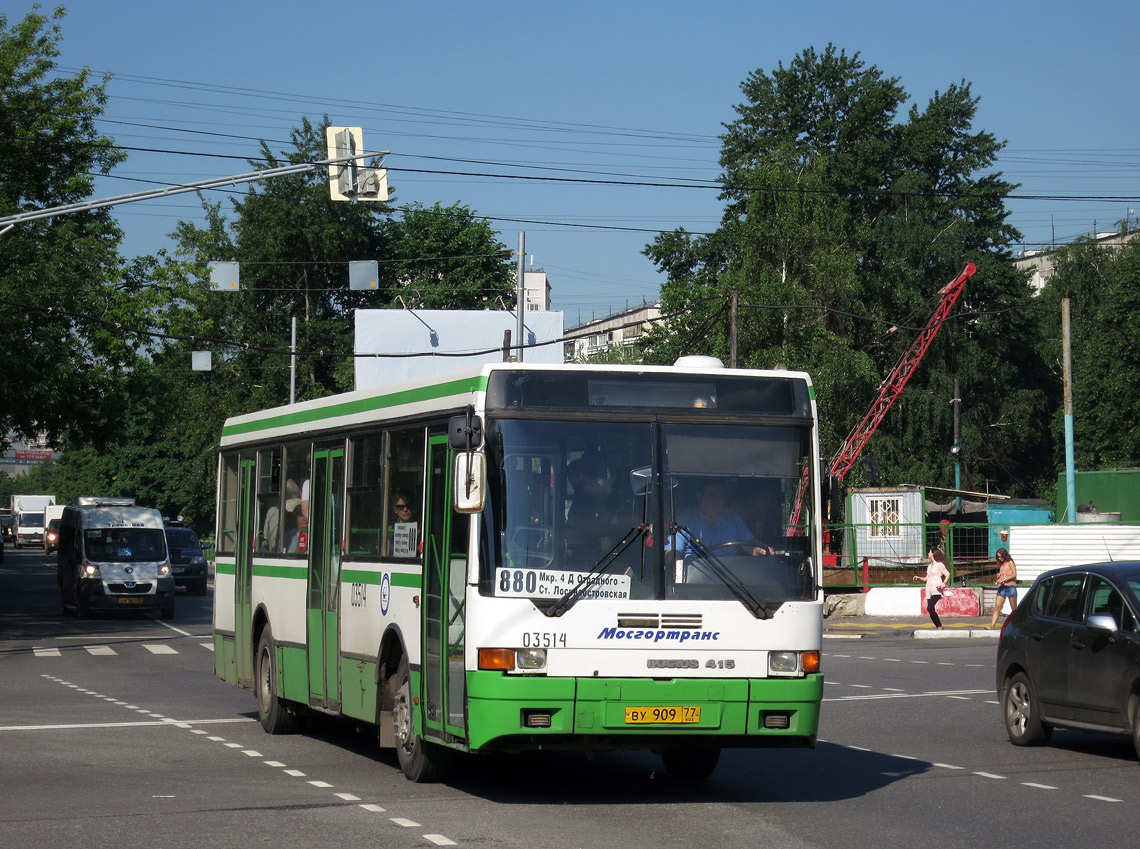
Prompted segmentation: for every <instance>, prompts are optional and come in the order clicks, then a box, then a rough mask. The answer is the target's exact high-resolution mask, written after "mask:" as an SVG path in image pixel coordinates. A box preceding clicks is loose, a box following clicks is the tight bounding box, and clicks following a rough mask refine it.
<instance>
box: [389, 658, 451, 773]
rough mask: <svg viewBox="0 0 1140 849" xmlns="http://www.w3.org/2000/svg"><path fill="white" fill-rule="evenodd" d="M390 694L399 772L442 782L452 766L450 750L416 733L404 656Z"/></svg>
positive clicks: (409, 672) (410, 688) (410, 684)
mask: <svg viewBox="0 0 1140 849" xmlns="http://www.w3.org/2000/svg"><path fill="white" fill-rule="evenodd" d="M393 696H394V702H393V706H392V722H393V725H394V728H393V736H394V737H395V740H396V758H397V760H399V762H400V771H401V772H402V773H404V777H405V778H406V779H408V781H414V782H416V783H417V784H427V783H431V782H434V781H442V780H443V779H444V778H446V777H447V773H448V772H449V771H450V769H451V761H452V755H453V753H452V751H451V750H450V749H447V748H444V747H443V746H437V745H435V744H434V743H430V742H428V741H427V740H424V739H423V738H422V737H420V736H419V735H417V734H416V724H415V717H414V716H413V714H412V710H413V707H412V704H413V703H412V675H411V670H409V669H408V659H407V658H406V657H401V658H400V668H399V671H398V672H397V673H396V686H395V691H394V693H393Z"/></svg>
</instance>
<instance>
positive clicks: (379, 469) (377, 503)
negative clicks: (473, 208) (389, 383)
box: [346, 433, 385, 557]
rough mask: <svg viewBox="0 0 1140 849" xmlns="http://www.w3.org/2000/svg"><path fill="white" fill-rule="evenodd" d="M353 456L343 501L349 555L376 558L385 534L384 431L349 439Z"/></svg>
mask: <svg viewBox="0 0 1140 849" xmlns="http://www.w3.org/2000/svg"><path fill="white" fill-rule="evenodd" d="M350 445H351V451H352V458H351V466H350V467H349V477H348V498H347V502H346V508H347V521H348V555H349V556H350V557H351V556H357V557H376V556H378V555H379V554H380V551H381V548H380V546H381V542H382V538H383V534H384V523H385V517H384V487H383V481H384V434H383V433H371V434H368V435H367V436H360V437H357V438H355V439H352V440H351V441H350Z"/></svg>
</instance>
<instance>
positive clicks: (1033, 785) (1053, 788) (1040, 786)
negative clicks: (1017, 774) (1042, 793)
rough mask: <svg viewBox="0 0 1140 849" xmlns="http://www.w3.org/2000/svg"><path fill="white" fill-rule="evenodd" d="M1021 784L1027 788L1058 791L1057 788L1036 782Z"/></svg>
mask: <svg viewBox="0 0 1140 849" xmlns="http://www.w3.org/2000/svg"><path fill="white" fill-rule="evenodd" d="M1021 783H1022V784H1024V785H1025V786H1026V787H1036V788H1037V789H1038V790H1056V789H1057V788H1056V787H1053V786H1052V785H1050V784H1038V783H1037V782H1035V781H1023V782H1021Z"/></svg>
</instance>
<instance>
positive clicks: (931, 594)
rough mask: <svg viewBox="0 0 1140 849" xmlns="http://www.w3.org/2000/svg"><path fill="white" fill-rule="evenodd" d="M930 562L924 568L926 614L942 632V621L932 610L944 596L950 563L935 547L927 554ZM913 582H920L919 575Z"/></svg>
mask: <svg viewBox="0 0 1140 849" xmlns="http://www.w3.org/2000/svg"><path fill="white" fill-rule="evenodd" d="M926 556H927V557H929V558H930V562H929V563H928V564H927V566H926V612H927V613H929V614H930V621H931V622H933V623H934V627H935V628H936V629H938V630H939V631H941V630H942V620H941V619H939V618H938V612H937V611H936V610H935V609H934V608H935V607H936V606H937V604H938V602H940V601H941V600H942V596H943V595H945V594H946V582H947V581H948V580H950V561H949V560H947V559H946V552H944V551H943V550H942V549H941V548H938V547H937V546H935V547H933V548H931V549H930V551H929V552H927V555H926ZM913 580H915V581H921V580H922V576H921V575H915V576H914V578H913Z"/></svg>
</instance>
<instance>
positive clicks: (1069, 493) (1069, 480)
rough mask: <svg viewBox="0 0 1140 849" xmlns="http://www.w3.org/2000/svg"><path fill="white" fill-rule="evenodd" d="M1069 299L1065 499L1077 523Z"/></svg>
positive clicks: (1064, 323)
mask: <svg viewBox="0 0 1140 849" xmlns="http://www.w3.org/2000/svg"><path fill="white" fill-rule="evenodd" d="M1069 309H1070V307H1069V299H1068V298H1062V299H1061V350H1062V374H1063V376H1064V377H1063V379H1064V382H1065V499H1066V500H1067V502H1068V509H1067V510H1066V511H1065V514H1066V517H1067V521H1069V522H1075V521H1077V473H1076V461H1075V460H1074V457H1073V336H1072V323H1071V316H1070V312H1069Z"/></svg>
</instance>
